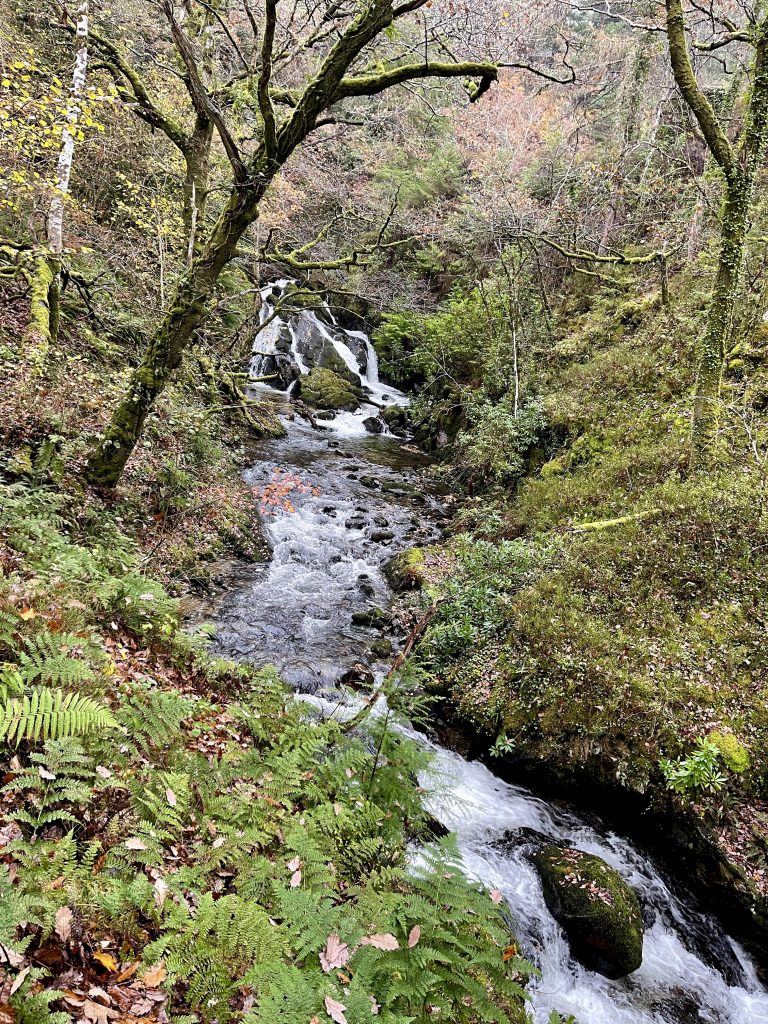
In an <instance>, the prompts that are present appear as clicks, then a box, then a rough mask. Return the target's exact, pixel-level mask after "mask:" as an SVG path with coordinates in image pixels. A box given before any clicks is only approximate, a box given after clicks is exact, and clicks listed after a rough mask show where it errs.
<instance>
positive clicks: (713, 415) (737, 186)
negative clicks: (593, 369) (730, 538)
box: [691, 179, 752, 464]
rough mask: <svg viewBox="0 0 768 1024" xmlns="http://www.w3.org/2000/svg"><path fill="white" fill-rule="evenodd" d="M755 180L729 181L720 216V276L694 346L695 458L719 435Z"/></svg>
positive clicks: (692, 430)
mask: <svg viewBox="0 0 768 1024" xmlns="http://www.w3.org/2000/svg"><path fill="white" fill-rule="evenodd" d="M751 196H752V182H751V181H747V180H744V179H741V180H736V181H733V182H728V183H727V185H726V194H725V200H724V203H723V211H722V216H721V237H720V254H719V260H718V267H717V277H716V278H715V283H714V285H713V288H712V295H711V298H710V302H709V308H708V310H707V324H706V328H705V330H704V331H703V332H702V334H701V336H700V338H699V340H698V343H697V346H696V387H695V393H694V400H693V419H692V423H691V461H692V462H693V463H694V464H695V463H696V462H697V461H698V459H699V457H700V454H701V452H702V451H703V450H704V449H705V448H706V446H707V445H708V444H710V443H711V441H712V440H713V438H714V437H715V435H716V434H717V429H718V424H719V421H720V390H721V386H722V378H723V365H724V362H725V352H726V349H727V347H728V340H729V338H730V335H731V330H732V327H733V317H734V310H735V304H736V295H737V291H738V287H739V280H740V277H741V268H742V264H743V262H744V247H745V242H746V234H747V219H748V216H749V207H750V200H751Z"/></svg>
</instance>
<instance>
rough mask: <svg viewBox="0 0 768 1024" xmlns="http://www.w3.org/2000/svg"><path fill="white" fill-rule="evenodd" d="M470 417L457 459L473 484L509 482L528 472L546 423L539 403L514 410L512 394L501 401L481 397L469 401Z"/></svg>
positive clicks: (508, 483)
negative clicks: (533, 451)
mask: <svg viewBox="0 0 768 1024" xmlns="http://www.w3.org/2000/svg"><path fill="white" fill-rule="evenodd" d="M467 420H468V425H467V428H466V429H465V430H462V431H461V432H460V433H459V435H458V437H457V439H456V455H455V459H456V463H457V465H458V467H459V469H460V471H461V473H462V476H463V477H464V479H465V480H466V482H467V483H468V484H469V485H470V486H475V487H481V488H482V487H487V486H488V484H501V485H506V486H509V485H510V484H513V483H514V482H515V481H516V480H518V479H519V478H520V477H522V476H524V475H525V473H526V471H527V470H528V468H529V466H530V455H531V452H532V449H533V448H534V447H535V446H536V445H537V443H538V442H539V441H540V439H541V436H542V433H543V431H544V428H545V425H546V424H545V419H544V414H543V410H542V408H541V405H540V404H539V403H536V402H530V403H528V404H527V405H524V406H523V407H522V408H521V409H518V410H517V412H515V409H514V399H513V398H512V397H511V396H506V397H505V398H504V399H502V400H501V401H499V402H492V401H490V400H488V399H485V398H480V399H477V400H475V401H473V402H471V403H469V404H468V408H467Z"/></svg>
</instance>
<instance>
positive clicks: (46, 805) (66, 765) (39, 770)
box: [3, 739, 96, 832]
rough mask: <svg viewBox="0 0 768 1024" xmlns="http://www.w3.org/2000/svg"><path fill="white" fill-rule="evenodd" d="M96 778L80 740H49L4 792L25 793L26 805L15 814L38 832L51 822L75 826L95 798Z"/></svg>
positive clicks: (5, 787) (19, 820) (15, 816)
mask: <svg viewBox="0 0 768 1024" xmlns="http://www.w3.org/2000/svg"><path fill="white" fill-rule="evenodd" d="M95 778H96V777H95V775H94V772H93V762H92V759H91V758H90V757H89V756H88V755H87V754H86V753H85V752H84V750H83V747H82V745H81V744H80V743H79V742H78V741H77V740H71V739H49V740H48V741H47V742H46V744H45V747H44V749H43V751H42V752H41V753H36V754H31V755H30V758H29V765H28V767H26V768H24V769H23V770H22V771H21V772H19V773H18V774H17V775H16V776H15V777H14V778H13V780H12V781H11V782H8V783H6V785H5V786H4V787H3V792H4V793H10V794H16V795H18V794H21V793H23V794H24V805H23V806H22V807H19V808H18V809H17V810H16V811H15V812H14V813H13V814H12V817H13V819H14V820H15V821H17V822H18V823H19V824H21V825H25V826H27V827H28V828H29V829H31V830H32V831H33V832H37V831H38V830H39V829H40V828H42V827H44V826H45V825H49V824H51V823H52V822H59V823H63V824H65V825H67V826H70V825H72V826H76V825H77V824H78V822H79V817H78V815H79V814H80V813H81V811H82V809H83V808H84V807H85V806H86V805H87V804H88V803H89V802H90V800H91V798H92V795H93V784H94V781H95Z"/></svg>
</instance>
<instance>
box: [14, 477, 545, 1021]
mask: <svg viewBox="0 0 768 1024" xmlns="http://www.w3.org/2000/svg"><path fill="white" fill-rule="evenodd" d="M2 498H3V501H2V513H0V516H1V518H0V541H1V543H2V548H1V549H0V557H1V558H2V567H3V569H2V575H0V659H2V662H3V670H2V671H3V680H4V685H5V687H6V689H5V692H4V693H3V694H2V702H1V704H2V711H0V714H2V716H3V718H2V720H3V721H9V720H13V721H14V722H16V723H17V725H16V727H15V728H13V729H11V728H7V729H6V730H5V733H4V735H3V738H2V740H1V741H0V744H1V746H0V749H2V751H3V755H4V769H5V781H4V784H3V787H2V790H1V791H0V799H1V800H2V804H3V810H4V817H5V823H4V825H3V826H2V829H0V847H1V848H2V864H1V865H0V908H1V909H0V946H1V947H2V950H3V953H4V957H5V966H4V968H3V981H2V1000H3V1001H2V1003H0V1009H1V1010H2V1012H3V1013H4V1014H5V1015H6V1017H7V1018H8V1019H9V1020H14V1021H18V1022H21V1024H64V1022H68V1021H70V1020H71V1019H72V1018H73V1017H74V1018H76V1019H81V1018H84V1019H88V1020H91V1021H96V1020H101V1019H104V1020H111V1019H113V1018H114V1019H117V1018H118V1017H120V1016H121V1015H122V1016H124V1019H126V1020H134V1019H164V1020H171V1021H174V1022H176V1024H181V1022H185V1024H187V1022H189V1024H191V1022H207V1024H214V1022H215V1024H226V1022H228V1021H242V1022H244V1024H307V1021H309V1020H318V1021H323V1020H333V1021H337V1022H343V1021H347V1022H348V1024H359V1022H362V1021H367V1020H374V1019H375V1020H380V1021H382V1022H385V1024H406V1022H413V1021H424V1022H426V1021H428V1020H429V1021H433V1020H435V1019H440V1020H446V1021H452V1022H462V1021H465V1022H467V1024H474V1022H477V1021H499V1022H506V1021H515V1022H517V1021H520V1020H522V1019H523V1016H521V1014H522V999H523V988H522V986H523V984H524V982H525V980H526V978H527V977H528V975H529V974H530V972H531V970H532V968H531V967H530V966H529V965H528V964H526V963H525V962H524V961H523V960H521V959H520V957H519V956H518V954H517V951H516V948H515V946H514V944H513V941H512V937H511V936H510V934H509V930H508V925H507V924H506V923H505V920H504V918H503V916H502V915H501V914H500V912H499V908H498V907H497V906H496V905H495V903H494V901H493V900H492V898H491V895H490V894H489V893H488V892H486V891H484V890H483V889H482V888H480V887H479V886H477V885H475V884H473V883H471V882H469V881H468V880H467V879H466V877H465V876H464V874H463V873H462V870H461V866H460V863H459V857H458V853H457V850H456V847H455V844H454V842H453V841H452V840H451V839H450V838H448V839H445V840H443V841H441V842H439V843H438V842H435V841H433V840H432V839H431V838H430V833H429V828H428V821H427V820H426V817H425V813H424V811H423V809H422V803H421V791H420V789H419V786H418V783H417V781H416V778H417V776H418V775H419V774H421V773H423V772H424V771H426V770H428V755H427V754H426V753H425V751H424V750H423V749H422V748H421V747H419V746H417V745H415V744H413V743H412V742H411V741H409V740H406V739H403V738H402V737H401V736H400V735H399V734H398V733H397V732H396V731H393V730H392V729H388V728H387V727H386V725H385V724H384V723H383V722H381V723H379V724H376V723H374V724H373V725H371V727H370V729H369V731H368V732H366V733H360V732H357V733H349V734H346V733H344V732H343V730H342V727H341V726H340V724H339V723H337V722H335V721H333V720H328V721H323V720H322V719H321V718H319V717H318V715H317V713H316V712H314V711H313V710H312V709H311V708H310V706H309V705H306V704H303V703H301V702H299V701H296V700H295V699H293V698H292V697H291V696H290V695H289V694H288V693H287V692H286V690H285V688H284V687H283V684H282V683H281V681H280V680H279V678H278V677H277V675H276V674H275V672H274V671H272V670H270V669H264V670H261V671H258V672H257V671H254V670H251V669H250V668H248V667H243V666H237V665H234V664H231V663H227V662H219V661H215V660H211V659H210V658H209V657H208V655H207V654H206V652H205V646H206V642H205V636H204V634H188V633H185V632H183V631H182V630H181V629H180V628H179V621H178V614H177V607H176V603H175V602H174V601H173V600H171V599H170V598H169V597H168V596H167V594H166V593H165V591H164V590H163V588H162V587H160V586H159V585H158V584H156V583H154V582H152V581H151V580H148V579H147V578H146V577H145V576H143V575H142V573H141V572H140V571H139V557H140V556H139V554H138V552H137V550H136V549H135V547H134V545H133V544H132V542H131V541H130V540H129V539H128V538H127V537H126V536H125V535H124V534H122V533H121V531H120V530H119V528H118V526H117V525H116V524H115V523H114V522H113V521H111V520H110V519H109V517H108V516H103V517H102V518H101V520H100V522H99V524H98V526H95V525H93V524H92V526H91V532H90V534H89V536H88V538H87V539H88V543H87V544H86V543H84V538H83V536H82V525H81V524H80V523H79V521H78V517H77V515H76V514H75V513H74V511H73V509H72V508H71V507H70V506H69V505H68V503H67V500H66V499H65V498H63V497H61V496H60V495H56V494H55V493H53V492H49V491H46V490H43V489H34V488H29V487H25V486H23V485H14V486H11V487H8V486H6V487H3V488H2ZM60 694H65V695H68V697H67V698H66V699H63V700H59V697H58V696H57V695H60ZM31 695H38V696H37V697H33V696H31ZM41 695H42V696H41ZM33 699H35V700H38V705H36V707H35V708H32V709H28V713H27V715H26V718H24V716H23V715H22V714H21V712H20V711H19V708H20V702H21V703H23V702H24V701H27V703H29V702H30V701H32V700H33ZM44 699H45V700H48V701H49V704H50V706H49V705H46V707H48V711H47V716H48V717H47V718H46V719H45V722H44V723H43V724H40V723H39V721H38V719H39V715H40V710H39V707H40V706H41V705H40V702H41V701H42V700H44ZM67 700H70V701H81V702H85V703H83V704H82V707H81V710H80V717H79V719H77V720H75V718H73V716H72V715H69V717H68V715H67V709H68V704H67ZM51 701H52V703H50V702H51ZM57 701H58V703H57ZM89 709H91V710H89ZM89 716H90V717H89ZM413 843H421V844H423V845H422V846H421V851H420V856H419V858H418V860H414V858H413V855H412V844H413ZM158 1015H159V1016H158Z"/></svg>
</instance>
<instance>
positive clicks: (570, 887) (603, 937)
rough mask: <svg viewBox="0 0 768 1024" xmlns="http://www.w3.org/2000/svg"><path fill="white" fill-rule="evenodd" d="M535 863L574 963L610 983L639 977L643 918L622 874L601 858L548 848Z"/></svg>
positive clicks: (552, 911) (546, 896)
mask: <svg viewBox="0 0 768 1024" xmlns="http://www.w3.org/2000/svg"><path fill="white" fill-rule="evenodd" d="M533 859H534V863H535V864H536V867H537V869H538V871H539V875H540V876H541V881H542V888H543V890H544V898H545V900H546V903H547V906H548V907H549V909H550V911H551V913H552V915H553V916H554V917H555V918H556V919H557V920H558V921H559V922H560V924H561V925H562V926H563V928H564V929H565V932H566V934H567V936H568V940H569V942H570V945H571V952H572V953H573V955H574V957H575V958H576V959H577V960H579V961H580V962H581V963H582V964H584V966H585V967H588V968H589V969H590V970H593V971H598V972H599V973H600V974H604V975H605V976H606V977H608V978H623V977H625V975H627V974H631V973H632V972H633V971H636V970H637V969H638V967H640V964H641V963H642V959H643V915H642V912H641V909H640V901H639V900H638V898H637V895H636V894H635V892H634V890H633V889H632V888H631V887H630V886H629V885H628V884H627V882H625V881H624V879H623V878H622V877H621V875H620V874H619V873H618V871H616V870H614V868H612V867H610V866H609V865H608V864H606V863H605V861H603V860H601V858H600V857H595V856H593V855H592V854H588V853H583V852H582V851H581V850H574V849H561V848H560V847H559V846H545V847H543V848H542V849H541V850H538V851H537V852H536V853H535V854H534V858H533Z"/></svg>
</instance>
